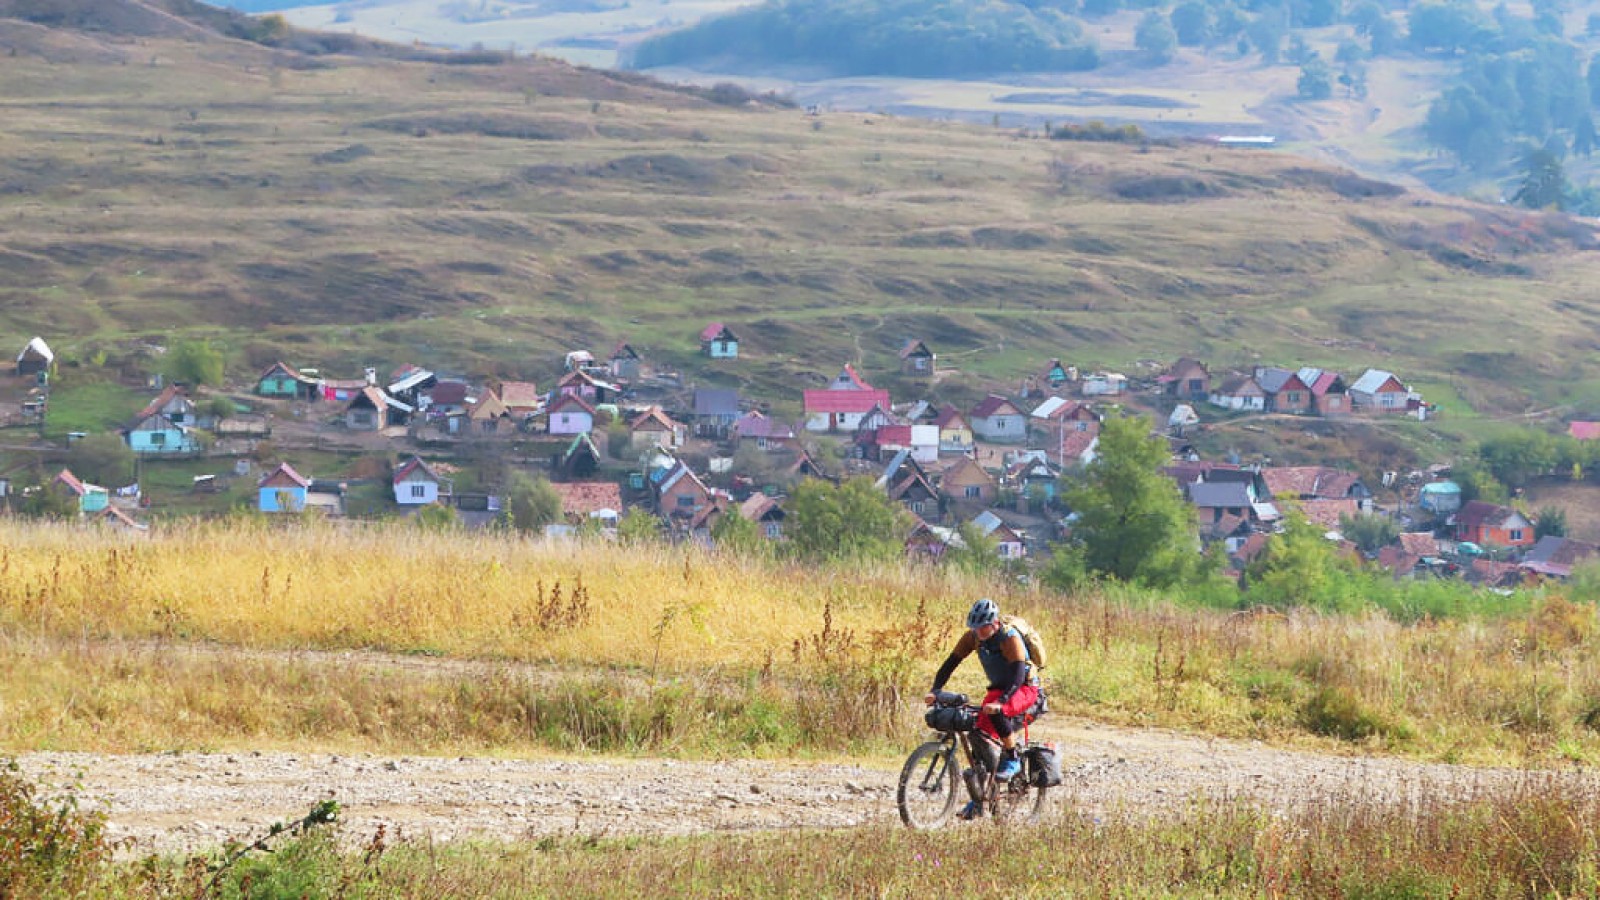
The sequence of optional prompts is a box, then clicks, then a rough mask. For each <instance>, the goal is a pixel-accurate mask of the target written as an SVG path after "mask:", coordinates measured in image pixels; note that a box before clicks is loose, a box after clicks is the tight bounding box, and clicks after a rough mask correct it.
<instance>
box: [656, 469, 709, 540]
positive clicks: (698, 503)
mask: <svg viewBox="0 0 1600 900" xmlns="http://www.w3.org/2000/svg"><path fill="white" fill-rule="evenodd" d="M650 478H651V491H652V493H653V494H654V495H655V501H656V514H657V515H659V516H661V518H663V519H666V520H667V523H668V524H669V525H671V526H672V527H673V529H674V530H676V531H680V532H682V531H689V530H691V529H692V528H693V526H694V520H695V519H696V517H697V515H698V514H699V513H700V512H701V511H702V510H705V509H706V508H708V507H709V506H710V505H711V501H712V495H711V489H710V488H708V487H706V485H705V482H703V481H701V480H700V477H699V476H698V475H696V474H694V472H693V471H692V470H690V468H689V467H688V466H686V465H684V464H683V461H682V460H674V461H673V463H672V465H671V466H669V467H668V468H665V469H658V470H656V471H654V472H652V473H651V475H650Z"/></svg>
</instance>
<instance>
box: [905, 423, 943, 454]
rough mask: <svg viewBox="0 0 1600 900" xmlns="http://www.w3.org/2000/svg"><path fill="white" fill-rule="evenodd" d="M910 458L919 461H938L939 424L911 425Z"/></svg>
mask: <svg viewBox="0 0 1600 900" xmlns="http://www.w3.org/2000/svg"><path fill="white" fill-rule="evenodd" d="M910 427H911V458H912V459H914V460H916V461H917V462H919V463H932V462H938V461H939V426H937V425H912V426H910Z"/></svg>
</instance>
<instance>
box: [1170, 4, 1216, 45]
mask: <svg viewBox="0 0 1600 900" xmlns="http://www.w3.org/2000/svg"><path fill="white" fill-rule="evenodd" d="M1171 21H1172V31H1173V34H1175V35H1177V37H1178V43H1179V44H1180V45H1181V46H1184V47H1199V46H1201V45H1203V44H1205V43H1206V42H1207V41H1209V40H1211V34H1212V31H1211V21H1212V16H1211V7H1210V6H1207V5H1206V4H1205V3H1203V2H1201V0H1185V2H1183V3H1179V4H1178V5H1177V6H1175V7H1173V8H1172V15H1171Z"/></svg>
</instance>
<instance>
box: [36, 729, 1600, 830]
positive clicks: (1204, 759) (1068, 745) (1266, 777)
mask: <svg viewBox="0 0 1600 900" xmlns="http://www.w3.org/2000/svg"><path fill="white" fill-rule="evenodd" d="M1042 726H1044V727H1042ZM1034 737H1035V739H1036V740H1038V739H1043V740H1047V741H1054V742H1056V743H1057V744H1058V746H1059V747H1060V750H1061V752H1062V757H1063V764H1064V769H1065V776H1066V783H1065V784H1064V785H1063V788H1062V789H1061V790H1060V791H1059V792H1058V796H1057V802H1056V803H1055V804H1054V805H1055V807H1056V810H1057V811H1058V812H1059V811H1061V810H1064V809H1065V810H1073V811H1077V812H1081V813H1084V814H1089V815H1094V816H1110V815H1119V814H1147V813H1152V812H1154V813H1159V812H1160V811H1162V810H1176V809H1182V808H1184V807H1185V806H1186V805H1187V804H1188V803H1189V802H1190V801H1191V800H1192V798H1195V797H1197V796H1205V797H1213V798H1233V797H1238V798H1246V799H1250V800H1253V801H1256V802H1259V803H1263V804H1266V805H1268V806H1270V807H1274V808H1285V809H1286V808H1290V807H1293V806H1295V805H1297V804H1305V803H1319V802H1330V801H1332V800H1341V801H1342V800H1347V799H1351V798H1360V799H1367V800H1374V801H1380V802H1407V801H1415V800H1417V799H1420V798H1422V797H1427V796H1434V797H1437V796H1448V797H1457V798H1460V797H1466V796H1471V795H1472V794H1474V793H1476V792H1481V791H1486V790H1491V789H1496V788H1502V787H1505V786H1507V785H1513V786H1514V785H1517V784H1519V783H1529V782H1533V781H1539V782H1543V781H1545V780H1549V779H1556V780H1559V781H1560V782H1561V783H1562V788H1563V789H1565V790H1574V791H1592V790H1595V789H1596V788H1597V786H1600V779H1596V778H1594V777H1593V776H1591V775H1589V774H1587V773H1583V772H1576V771H1575V772H1564V773H1528V772H1524V771H1520V770H1514V769H1469V768H1464V767H1456V766H1447V765H1430V764H1422V763H1415V762H1407V761H1401V760H1393V759H1374V758H1358V757H1341V756H1327V755H1318V754H1313V753H1303V752H1295V751H1288V750H1279V749H1273V748H1270V747H1266V746H1264V745H1260V744H1253V743H1247V742H1236V741H1224V740H1216V739H1207V738H1203V737H1195V736H1192V735H1184V734H1176V733H1172V732H1166V731H1157V730H1136V729H1122V728H1111V727H1105V726H1099V725H1095V724H1092V723H1086V722H1079V721H1064V722H1056V723H1041V724H1040V726H1035V735H1034ZM907 749H908V751H909V749H910V747H909V746H908V748H907ZM18 761H19V762H20V763H21V765H22V767H23V769H24V771H26V772H28V773H30V774H32V775H34V776H36V777H38V778H39V779H41V781H43V782H44V783H46V784H50V785H54V786H58V787H65V786H68V785H77V788H78V790H79V792H80V795H81V796H82V797H83V798H84V799H85V800H87V801H88V802H89V803H92V804H103V808H105V809H106V811H107V813H108V815H109V824H110V828H111V833H112V836H113V837H115V838H118V839H122V840H124V842H125V843H124V845H123V852H124V853H127V854H140V853H146V852H150V851H192V850H203V849H208V848H212V847H215V846H217V845H218V844H220V843H221V842H222V841H224V840H226V839H228V838H239V839H242V838H247V837H248V838H254V837H257V836H259V835H261V834H262V833H264V832H265V830H266V829H267V827H269V826H270V825H271V824H272V823H273V822H278V821H287V820H292V819H296V818H299V817H300V816H302V815H304V814H305V813H306V812H307V811H309V809H310V808H311V806H312V805H313V804H314V803H316V802H317V801H319V800H323V799H327V798H332V799H336V800H338V801H339V803H340V805H341V808H342V817H343V819H344V821H345V823H346V826H347V833H348V834H350V835H352V836H353V837H354V838H356V839H360V838H363V837H365V836H368V835H370V834H371V833H372V832H373V831H375V830H376V829H377V828H378V826H379V825H380V823H381V824H383V825H384V826H385V827H387V828H388V830H389V833H390V834H391V835H394V834H396V833H398V834H399V835H402V836H409V837H428V838H431V839H433V840H440V841H447V840H451V839H455V838H461V837H465V836H469V835H483V836H487V837H491V838H498V839H517V838H524V837H530V836H542V835H552V834H583V835H591V834H595V835H599V834H609V835H619V834H641V833H649V834H687V833H697V832H711V831H726V830H748V829H783V828H850V827H855V826H860V825H864V824H869V823H884V822H892V821H896V818H897V814H896V812H895V801H894V795H895V781H896V778H897V775H898V762H897V761H884V762H883V763H882V764H861V765H850V764H829V763H803V762H771V761H735V762H722V763H711V762H683V761H678V760H664V759H647V760H638V759H586V760H573V759H539V760H509V759H490V758H435V757H407V758H388V757H375V756H370V755H365V754H363V755H356V756H335V755H326V754H286V753H232V754H223V753H217V754H200V753H183V754H159V755H104V754H89V753H35V754H29V755H26V756H22V757H20V758H19V760H18Z"/></svg>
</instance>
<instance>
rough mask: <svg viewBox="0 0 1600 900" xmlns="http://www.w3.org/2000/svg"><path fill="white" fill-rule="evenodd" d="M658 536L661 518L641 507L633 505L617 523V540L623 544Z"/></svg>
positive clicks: (630, 545)
mask: <svg viewBox="0 0 1600 900" xmlns="http://www.w3.org/2000/svg"><path fill="white" fill-rule="evenodd" d="M724 518H726V517H724ZM660 538H661V520H660V519H658V518H656V517H655V516H652V515H651V514H650V513H649V512H647V511H646V510H645V509H644V508H643V507H639V506H635V507H634V508H632V509H630V510H628V511H627V512H626V513H625V514H623V516H622V520H621V521H619V522H618V523H617V540H618V541H619V542H620V543H622V544H623V545H624V546H628V547H635V546H638V545H639V544H647V543H649V542H651V541H655V540H659V539H660Z"/></svg>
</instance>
